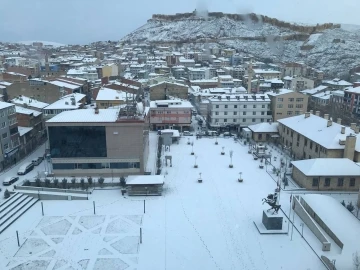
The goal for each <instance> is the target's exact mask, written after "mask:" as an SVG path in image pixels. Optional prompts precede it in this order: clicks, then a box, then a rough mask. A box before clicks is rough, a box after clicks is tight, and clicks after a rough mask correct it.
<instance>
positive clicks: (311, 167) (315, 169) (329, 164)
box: [291, 158, 360, 176]
mask: <svg viewBox="0 0 360 270" xmlns="http://www.w3.org/2000/svg"><path fill="white" fill-rule="evenodd" d="M291 163H292V164H293V165H294V166H295V167H296V168H298V169H299V170H300V171H301V172H302V173H303V174H305V175H306V176H360V167H359V166H358V165H357V164H356V163H355V162H353V161H351V160H350V159H348V158H314V159H306V160H297V161H292V162H291Z"/></svg>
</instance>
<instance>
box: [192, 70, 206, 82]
mask: <svg viewBox="0 0 360 270" xmlns="http://www.w3.org/2000/svg"><path fill="white" fill-rule="evenodd" d="M188 70H189V72H188V74H189V80H191V81H192V80H206V79H209V69H207V68H188Z"/></svg>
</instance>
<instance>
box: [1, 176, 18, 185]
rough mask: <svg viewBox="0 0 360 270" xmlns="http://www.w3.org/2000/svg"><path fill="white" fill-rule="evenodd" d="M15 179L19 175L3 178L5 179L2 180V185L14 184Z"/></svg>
mask: <svg viewBox="0 0 360 270" xmlns="http://www.w3.org/2000/svg"><path fill="white" fill-rule="evenodd" d="M17 180H19V177H17V176H14V177H7V178H5V180H4V181H3V185H4V186H10V185H12V184H14V183H15V182H16V181H17Z"/></svg>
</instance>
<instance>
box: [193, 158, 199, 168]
mask: <svg viewBox="0 0 360 270" xmlns="http://www.w3.org/2000/svg"><path fill="white" fill-rule="evenodd" d="M196 160H197V156H195V164H194V168H197V167H198V165H197V164H196Z"/></svg>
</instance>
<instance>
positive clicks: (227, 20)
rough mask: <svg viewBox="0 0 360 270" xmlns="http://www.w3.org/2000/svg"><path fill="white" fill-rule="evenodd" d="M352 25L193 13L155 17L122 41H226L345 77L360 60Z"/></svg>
mask: <svg viewBox="0 0 360 270" xmlns="http://www.w3.org/2000/svg"><path fill="white" fill-rule="evenodd" d="M351 29H354V31H351ZM351 29H350V28H349V27H342V26H341V25H340V24H332V23H327V24H321V25H320V24H318V25H305V24H293V23H287V22H283V21H280V20H277V19H274V18H270V17H267V16H262V15H257V14H245V15H239V14H224V13H218V12H213V13H206V14H197V13H196V12H193V13H182V14H176V15H159V14H157V15H153V17H152V18H151V19H150V20H148V22H147V24H145V25H144V26H142V27H140V28H138V29H137V30H135V31H134V32H132V33H130V34H128V35H127V36H125V37H124V38H122V40H121V41H122V42H131V43H133V42H136V43H138V42H150V43H153V44H162V43H165V44H169V45H172V44H173V45H181V44H185V43H205V42H206V43H214V44H221V45H224V46H227V47H233V48H235V49H238V50H239V51H240V52H245V53H251V54H252V55H254V56H257V57H259V58H263V59H267V60H268V61H274V62H282V61H303V62H305V63H307V64H309V65H311V66H313V67H315V68H318V69H321V70H323V71H325V72H326V73H327V74H328V75H329V76H344V75H345V74H347V73H348V71H349V69H351V68H353V67H355V66H357V65H359V64H360V54H359V53H358V52H359V50H360V31H358V28H356V27H352V28H351ZM355 29H356V30H355Z"/></svg>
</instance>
